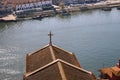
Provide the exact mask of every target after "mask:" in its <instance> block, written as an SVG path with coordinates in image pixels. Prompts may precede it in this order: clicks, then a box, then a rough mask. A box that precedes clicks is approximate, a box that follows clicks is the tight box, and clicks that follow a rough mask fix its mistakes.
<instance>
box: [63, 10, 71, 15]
mask: <svg viewBox="0 0 120 80" xmlns="http://www.w3.org/2000/svg"><path fill="white" fill-rule="evenodd" d="M61 15H62V16H69V15H71V14H70V13H69V12H67V11H66V10H64V9H63V10H62V13H61Z"/></svg>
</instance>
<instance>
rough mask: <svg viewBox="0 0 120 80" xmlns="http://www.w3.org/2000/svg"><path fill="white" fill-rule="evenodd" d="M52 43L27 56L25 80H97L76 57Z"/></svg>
mask: <svg viewBox="0 0 120 80" xmlns="http://www.w3.org/2000/svg"><path fill="white" fill-rule="evenodd" d="M52 35H53V34H51V32H50V34H49V36H50V43H49V44H48V45H47V46H45V47H43V48H42V49H40V50H38V51H36V52H34V53H32V54H27V56H26V73H25V74H24V77H23V80H96V78H95V76H94V75H93V73H92V72H90V71H87V70H85V69H83V68H82V67H81V65H80V64H79V62H78V60H77V58H76V57H75V55H74V54H73V53H71V52H68V51H66V50H64V49H61V48H60V47H57V46H55V45H53V44H52V41H51V37H52Z"/></svg>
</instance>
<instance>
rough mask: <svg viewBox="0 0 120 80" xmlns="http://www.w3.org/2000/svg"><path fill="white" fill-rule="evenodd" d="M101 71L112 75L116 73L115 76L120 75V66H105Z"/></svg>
mask: <svg viewBox="0 0 120 80" xmlns="http://www.w3.org/2000/svg"><path fill="white" fill-rule="evenodd" d="M100 72H101V73H103V74H107V75H109V76H110V77H112V75H113V74H114V75H115V76H120V68H119V67H117V66H114V67H111V68H103V69H101V70H100Z"/></svg>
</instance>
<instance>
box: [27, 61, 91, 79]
mask: <svg viewBox="0 0 120 80" xmlns="http://www.w3.org/2000/svg"><path fill="white" fill-rule="evenodd" d="M56 62H62V63H64V64H67V65H69V66H71V67H73V68H76V69H78V70H81V71H83V72H85V73H87V74H92V72H90V71H87V70H85V69H83V68H80V67H77V66H75V65H73V64H70V63H68V62H66V61H63V60H61V59H56V60H54V61H52V62H50V63H48V64H46V65H45V66H43V67H41V68H38V69H37V70H35V71H32V72H29V73H26V74H25V76H26V77H27V76H30V75H32V74H34V73H36V72H38V71H40V70H43V69H44V68H46V67H49V66H50V65H53V64H55V63H56Z"/></svg>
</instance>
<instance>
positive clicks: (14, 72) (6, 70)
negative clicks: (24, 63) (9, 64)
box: [0, 69, 21, 75]
mask: <svg viewBox="0 0 120 80" xmlns="http://www.w3.org/2000/svg"><path fill="white" fill-rule="evenodd" d="M0 73H1V74H10V75H16V74H20V73H21V72H20V71H17V70H12V69H0Z"/></svg>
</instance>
